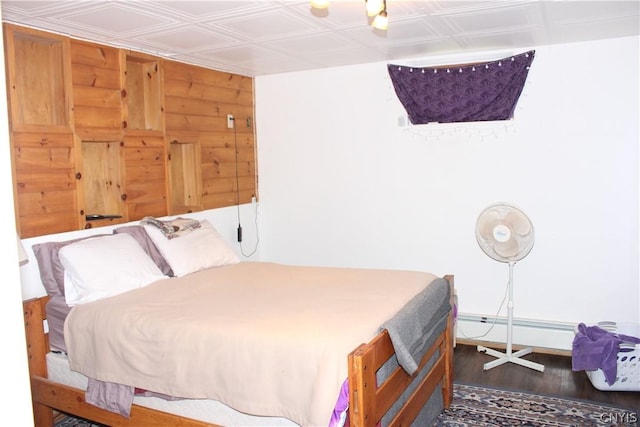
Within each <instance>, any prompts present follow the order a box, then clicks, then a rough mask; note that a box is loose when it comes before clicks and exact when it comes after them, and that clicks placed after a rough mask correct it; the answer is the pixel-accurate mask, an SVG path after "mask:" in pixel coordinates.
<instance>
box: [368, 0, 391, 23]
mask: <svg viewBox="0 0 640 427" xmlns="http://www.w3.org/2000/svg"><path fill="white" fill-rule="evenodd" d="M384 3H385V4H384V8H383V9H382V11H381V12H380V13H379V14H378V15H377V16H376V17H375V18H374V19H373V23H372V24H371V26H373V28H376V29H378V30H386V29H387V28H389V18H387V2H386V0H385V2H384Z"/></svg>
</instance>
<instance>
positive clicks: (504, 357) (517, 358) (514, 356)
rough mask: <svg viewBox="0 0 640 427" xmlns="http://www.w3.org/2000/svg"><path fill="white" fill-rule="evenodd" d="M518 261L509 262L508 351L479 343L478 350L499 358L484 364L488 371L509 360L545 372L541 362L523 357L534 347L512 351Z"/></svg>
mask: <svg viewBox="0 0 640 427" xmlns="http://www.w3.org/2000/svg"><path fill="white" fill-rule="evenodd" d="M515 264H516V263H515V262H510V263H509V285H508V286H509V303H508V305H507V312H508V314H507V351H506V353H503V352H500V351H497V350H493V349H490V348H487V347H484V346H481V345H479V346H478V351H479V352H482V353H487V354H488V355H490V356H493V357H496V358H497V359H496V360H494V361H492V362H487V363H485V364H484V370H485V371H488V370H489V369H491V368H495V367H496V366H500V365H503V364H505V363H507V362H512V363H515V364H517V365H521V366H526V367H527V368H531V369H535V370H536V371H540V372H544V365H541V364H539V363H535V362H532V361H530V360H524V359H521V357H522V356H526V355H527V354H529V353H531V352H532V351H533V349H532V348H531V347H527V348H523V349H522V350H518V351H516V352H515V353H512V352H511V350H512V343H513V267H514V265H515Z"/></svg>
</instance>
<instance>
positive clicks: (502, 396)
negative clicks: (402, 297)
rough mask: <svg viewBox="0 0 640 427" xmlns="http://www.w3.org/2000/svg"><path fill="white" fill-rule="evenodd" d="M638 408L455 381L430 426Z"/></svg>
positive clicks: (62, 421) (623, 416)
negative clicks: (447, 401)
mask: <svg viewBox="0 0 640 427" xmlns="http://www.w3.org/2000/svg"><path fill="white" fill-rule="evenodd" d="M638 411H640V403H639V405H638V408H635V409H633V410H630V409H624V408H617V407H613V406H606V405H601V404H598V403H594V402H587V401H583V400H571V399H563V398H561V397H554V396H541V395H537V394H530V393H524V392H519V391H513V390H501V389H495V388H486V387H479V386H473V385H466V384H455V385H454V388H453V403H452V404H451V407H450V408H449V409H446V410H445V411H444V412H443V413H442V414H441V415H440V416H439V417H438V419H437V421H436V423H435V424H434V426H433V427H452V426H455V427H497V426H509V427H512V426H527V427H542V426H545V427H546V426H558V427H590V426H622V427H640V419H639V414H638ZM55 427H101V426H99V425H98V424H92V423H90V422H87V421H84V420H80V419H76V418H73V417H58V418H57V419H56V422H55ZM167 427H168V426H167Z"/></svg>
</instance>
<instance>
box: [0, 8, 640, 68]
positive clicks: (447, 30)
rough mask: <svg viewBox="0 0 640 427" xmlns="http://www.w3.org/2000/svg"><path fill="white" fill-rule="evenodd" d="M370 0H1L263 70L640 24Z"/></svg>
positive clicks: (18, 15)
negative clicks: (313, 0) (379, 22)
mask: <svg viewBox="0 0 640 427" xmlns="http://www.w3.org/2000/svg"><path fill="white" fill-rule="evenodd" d="M363 3H364V2H363V1H362V0H341V1H338V0H334V1H332V2H331V4H330V6H329V9H327V10H325V11H324V13H318V11H317V10H313V9H311V7H310V4H309V1H308V0H280V1H275V0H153V1H151V0H126V1H125V0H112V1H108V0H83V1H77V0H49V1H31V0H20V1H15V0H3V1H0V7H1V9H2V19H3V20H4V21H5V22H12V23H15V24H19V25H26V26H31V27H35V28H39V29H42V30H45V31H52V32H57V33H61V34H66V35H69V36H71V37H75V38H80V39H86V40H92V41H95V42H98V43H104V44H110V45H114V46H117V47H125V48H128V49H132V50H138V51H142V52H148V53H152V54H156V55H159V56H163V57H167V58H172V59H174V60H179V61H182V62H188V63H193V64H195V65H199V66H203V67H210V68H215V69H221V70H224V71H228V72H236V73H238V74H242V75H249V76H256V75H264V74H271V73H280V72H289V71H300V70H305V69H313V68H323V67H330V66H341V65H347V64H356V63H362V62H377V61H388V60H391V59H405V60H412V61H414V60H415V61H420V59H421V58H422V59H423V60H426V61H429V59H430V58H433V57H444V56H464V55H466V54H469V53H473V54H480V53H481V52H482V51H483V50H484V51H496V50H500V49H508V50H512V51H517V50H518V49H528V48H530V47H531V46H540V45H547V44H554V43H568V42H579V41H585V40H593V39H600V38H610V37H622V36H630V35H631V36H637V35H639V34H640V24H639V9H640V1H637V0H631V1H629V0H621V1H616V0H428V1H427V0H425V1H415V0H409V1H403V0H388V1H387V7H388V13H389V30H387V31H386V32H385V31H379V30H373V29H372V27H371V26H370V21H371V18H368V17H367V16H366V12H365V7H364V4H363Z"/></svg>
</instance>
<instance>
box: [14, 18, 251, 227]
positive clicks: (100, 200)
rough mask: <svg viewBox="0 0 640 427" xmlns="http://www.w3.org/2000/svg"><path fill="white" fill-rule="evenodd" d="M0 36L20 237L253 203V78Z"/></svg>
mask: <svg viewBox="0 0 640 427" xmlns="http://www.w3.org/2000/svg"><path fill="white" fill-rule="evenodd" d="M4 35H5V40H4V42H5V65H6V69H7V93H8V97H9V125H10V143H11V154H12V167H13V176H14V197H15V200H16V218H17V223H18V227H19V230H18V232H19V234H20V236H21V237H23V238H26V237H32V236H37V235H43V234H50V233H58V232H63V231H69V230H75V229H81V228H91V227H98V226H101V225H112V224H117V223H123V222H128V221H134V220H137V219H141V218H143V217H144V216H156V217H158V216H164V215H174V214H184V213H188V212H193V211H198V210H203V209H212V208H219V207H225V206H232V205H235V204H238V203H248V202H250V201H251V198H252V197H254V196H257V190H256V182H257V178H256V159H255V155H256V154H255V144H256V141H255V133H254V102H253V90H254V82H253V79H252V78H250V77H246V76H240V75H235V74H230V73H226V72H222V71H218V70H211V69H206V68H202V67H198V66H194V65H189V64H184V63H179V62H175V61H168V60H164V59H161V58H158V57H154V56H151V55H147V54H144V53H140V52H133V51H129V50H123V49H118V48H115V47H111V46H106V45H100V44H97V43H91V42H87V41H80V40H75V39H71V38H68V37H65V36H61V35H57V34H53V33H48V32H43V31H38V30H34V29H30V28H24V27H20V26H15V25H12V24H4ZM227 115H232V116H233V117H234V118H235V120H234V125H235V126H234V127H233V128H229V127H228V126H227ZM94 214H95V215H114V216H117V218H108V219H100V220H90V219H87V217H86V216H87V215H94Z"/></svg>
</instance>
